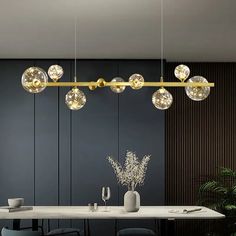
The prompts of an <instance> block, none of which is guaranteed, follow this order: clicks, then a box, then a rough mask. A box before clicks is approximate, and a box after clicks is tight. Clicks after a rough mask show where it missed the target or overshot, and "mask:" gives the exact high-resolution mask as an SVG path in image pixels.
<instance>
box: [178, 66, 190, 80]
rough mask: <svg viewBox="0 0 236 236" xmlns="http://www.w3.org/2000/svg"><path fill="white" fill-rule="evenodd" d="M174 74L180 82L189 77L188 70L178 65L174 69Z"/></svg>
mask: <svg viewBox="0 0 236 236" xmlns="http://www.w3.org/2000/svg"><path fill="white" fill-rule="evenodd" d="M174 74H175V77H176V78H178V79H179V80H180V81H185V80H186V79H187V78H188V77H189V75H190V69H189V68H188V67H187V66H186V65H178V66H176V67H175V71H174Z"/></svg>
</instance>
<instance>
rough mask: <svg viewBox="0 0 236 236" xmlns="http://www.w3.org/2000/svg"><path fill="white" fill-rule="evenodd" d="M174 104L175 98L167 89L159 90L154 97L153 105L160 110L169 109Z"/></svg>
mask: <svg viewBox="0 0 236 236" xmlns="http://www.w3.org/2000/svg"><path fill="white" fill-rule="evenodd" d="M172 102H173V97H172V95H171V93H170V92H169V91H167V90H166V89H165V88H163V87H162V88H159V89H158V90H157V91H156V92H155V93H153V95H152V103H153V105H154V106H155V107H156V108H157V109H160V110H166V109H168V108H169V107H170V106H171V104H172Z"/></svg>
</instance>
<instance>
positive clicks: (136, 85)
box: [129, 74, 144, 89]
mask: <svg viewBox="0 0 236 236" xmlns="http://www.w3.org/2000/svg"><path fill="white" fill-rule="evenodd" d="M129 82H130V87H131V88H132V89H141V88H142V87H143V85H144V78H143V76H142V75H140V74H133V75H131V76H130V77H129Z"/></svg>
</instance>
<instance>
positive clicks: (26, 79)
mask: <svg viewBox="0 0 236 236" xmlns="http://www.w3.org/2000/svg"><path fill="white" fill-rule="evenodd" d="M47 82H48V76H47V73H46V72H45V71H44V70H43V69H41V68H39V67H30V68H28V69H26V70H25V72H24V73H23V75H22V78H21V84H22V86H23V88H24V89H25V90H26V91H28V92H30V93H40V92H42V91H43V90H44V89H45V88H46V87H47Z"/></svg>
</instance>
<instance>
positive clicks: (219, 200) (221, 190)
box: [198, 167, 236, 235]
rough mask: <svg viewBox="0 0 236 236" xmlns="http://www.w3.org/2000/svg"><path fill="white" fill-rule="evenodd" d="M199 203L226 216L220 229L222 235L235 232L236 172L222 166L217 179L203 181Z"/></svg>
mask: <svg viewBox="0 0 236 236" xmlns="http://www.w3.org/2000/svg"><path fill="white" fill-rule="evenodd" d="M198 204H199V205H204V206H207V207H209V208H211V209H213V210H216V211H218V212H221V213H223V214H224V215H225V216H226V219H225V221H224V222H223V226H222V227H221V229H218V231H222V232H223V233H222V235H232V233H235V232H236V230H235V217H236V172H235V171H233V170H232V169H229V168H224V167H222V168H221V169H220V172H219V173H218V175H217V176H216V178H215V179H213V180H209V181H207V182H205V183H203V184H202V185H201V186H200V188H199V201H198Z"/></svg>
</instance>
